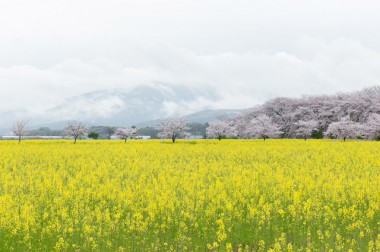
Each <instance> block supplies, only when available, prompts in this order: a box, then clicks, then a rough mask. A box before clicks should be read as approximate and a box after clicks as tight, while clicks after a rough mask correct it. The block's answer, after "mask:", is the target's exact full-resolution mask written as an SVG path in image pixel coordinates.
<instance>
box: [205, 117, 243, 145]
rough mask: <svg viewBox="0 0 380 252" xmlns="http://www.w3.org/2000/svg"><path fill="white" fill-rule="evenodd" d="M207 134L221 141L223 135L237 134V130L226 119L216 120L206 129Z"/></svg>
mask: <svg viewBox="0 0 380 252" xmlns="http://www.w3.org/2000/svg"><path fill="white" fill-rule="evenodd" d="M206 135H207V136H208V137H212V138H218V139H219V141H220V139H222V138H223V137H227V136H235V135H236V132H235V129H234V127H233V126H232V125H230V124H229V123H228V122H226V121H222V120H216V121H213V122H210V123H209V126H208V127H207V129H206Z"/></svg>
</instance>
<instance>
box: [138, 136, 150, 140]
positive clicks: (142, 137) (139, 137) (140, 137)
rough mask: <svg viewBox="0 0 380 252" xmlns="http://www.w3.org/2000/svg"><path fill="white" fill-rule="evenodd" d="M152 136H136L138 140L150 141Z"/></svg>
mask: <svg viewBox="0 0 380 252" xmlns="http://www.w3.org/2000/svg"><path fill="white" fill-rule="evenodd" d="M150 138H151V137H150V136H136V139H150Z"/></svg>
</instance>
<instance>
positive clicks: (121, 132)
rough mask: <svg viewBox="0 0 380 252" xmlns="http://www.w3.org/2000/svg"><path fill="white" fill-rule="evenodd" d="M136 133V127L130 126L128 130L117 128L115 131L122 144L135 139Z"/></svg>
mask: <svg viewBox="0 0 380 252" xmlns="http://www.w3.org/2000/svg"><path fill="white" fill-rule="evenodd" d="M136 133H137V129H136V127H134V126H132V127H130V128H118V129H116V136H117V137H118V138H120V139H123V140H124V142H125V143H126V142H127V139H129V138H131V139H133V138H135V137H136Z"/></svg>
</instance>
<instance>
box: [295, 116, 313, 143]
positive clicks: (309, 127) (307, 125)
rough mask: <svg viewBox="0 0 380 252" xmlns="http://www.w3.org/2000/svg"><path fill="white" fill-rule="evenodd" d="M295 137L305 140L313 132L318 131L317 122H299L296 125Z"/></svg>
mask: <svg viewBox="0 0 380 252" xmlns="http://www.w3.org/2000/svg"><path fill="white" fill-rule="evenodd" d="M296 125H297V129H296V135H297V136H300V137H302V138H304V139H305V141H306V139H307V138H308V137H310V136H311V134H312V133H313V131H315V130H317V129H318V122H317V121H316V120H310V121H299V122H298V123H297V124H296Z"/></svg>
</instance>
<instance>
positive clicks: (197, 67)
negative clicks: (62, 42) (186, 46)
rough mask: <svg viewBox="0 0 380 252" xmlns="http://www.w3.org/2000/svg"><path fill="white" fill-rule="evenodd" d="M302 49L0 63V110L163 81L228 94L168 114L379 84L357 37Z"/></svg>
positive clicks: (34, 109) (374, 59)
mask: <svg viewBox="0 0 380 252" xmlns="http://www.w3.org/2000/svg"><path fill="white" fill-rule="evenodd" d="M298 48H299V50H300V51H302V52H305V51H307V53H304V55H307V57H302V55H301V56H298V55H294V54H291V53H286V52H279V53H274V54H269V53H268V54H264V53H251V52H248V53H233V52H230V53H222V54H214V55H198V54H196V53H193V52H190V51H187V50H183V49H182V50H178V49H172V50H168V49H166V52H165V55H166V57H163V58H151V59H150V60H149V61H148V62H146V66H145V67H144V66H142V67H131V66H125V65H124V64H123V62H118V61H114V60H110V59H94V60H90V61H83V60H79V59H68V60H64V61H62V62H60V63H58V64H55V65H53V66H51V67H49V68H42V69H41V68H37V67H33V66H25V65H19V66H12V67H2V68H0V83H1V84H0V85H1V86H2V89H3V90H5V92H1V93H0V100H1V103H0V111H6V110H11V109H23V110H26V111H28V112H29V113H30V114H31V115H38V114H43V113H44V111H45V109H47V108H50V107H52V106H55V105H57V104H59V103H60V102H62V101H63V100H64V99H66V98H69V97H72V96H75V95H79V94H81V93H84V92H91V91H94V90H100V89H107V88H112V89H113V88H131V87H133V86H136V85H138V84H147V83H152V82H157V81H159V82H163V83H169V84H172V85H186V86H190V87H192V88H194V89H199V90H202V88H211V89H214V90H216V93H217V94H218V95H219V96H221V97H222V100H218V101H212V99H210V100H207V97H206V98H205V97H200V98H199V100H198V101H194V103H193V104H182V105H180V106H179V107H178V106H177V108H176V109H174V107H173V106H172V105H173V104H168V106H167V107H168V111H169V112H170V111H172V110H173V111H172V112H173V113H174V112H175V111H178V110H182V111H189V112H194V111H195V110H196V109H197V108H201V107H204V106H207V107H214V108H243V107H251V106H253V105H255V104H257V103H260V102H263V101H265V100H266V99H268V98H272V97H275V96H300V95H302V94H321V93H334V92H337V91H344V90H354V89H360V88H362V87H367V86H371V85H376V84H379V79H380V71H379V70H380V54H379V52H377V51H375V50H371V49H369V48H366V47H365V46H363V45H362V44H361V43H360V42H358V41H355V40H352V39H344V38H340V39H337V40H333V41H326V40H321V39H303V40H301V41H300V42H299V43H298ZM156 53H157V54H159V53H160V51H157V52H156ZM115 102H116V103H115V104H116V105H118V104H119V101H115ZM110 104H111V105H112V106H113V105H115V104H113V103H112V102H111V103H110ZM202 104H203V105H204V106H202ZM87 105H88V104H87ZM87 105H86V104H82V105H80V106H81V107H84V106H87ZM103 105H104V104H101V103H100V104H99V106H100V107H98V106H96V105H95V104H92V105H91V106H96V108H95V109H94V111H98V113H100V114H102V113H103V112H104V111H103V110H102V109H101V108H104V109H106V108H107V107H108V106H103ZM111 105H110V108H113V107H112V106H111ZM78 106H79V105H78ZM69 110H71V111H72V110H73V108H70V109H69ZM106 110H107V109H106ZM191 110H192V111H191ZM102 111H103V112H102ZM91 113H92V112H91ZM104 113H108V110H107V111H105V112H104Z"/></svg>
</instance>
